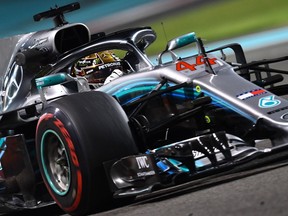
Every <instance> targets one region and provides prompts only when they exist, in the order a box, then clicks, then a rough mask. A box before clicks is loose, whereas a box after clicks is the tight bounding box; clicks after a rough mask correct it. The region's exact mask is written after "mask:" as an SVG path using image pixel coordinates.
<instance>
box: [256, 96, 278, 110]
mask: <svg viewBox="0 0 288 216" xmlns="http://www.w3.org/2000/svg"><path fill="white" fill-rule="evenodd" d="M280 103H281V101H280V100H277V99H275V95H269V96H267V97H262V98H260V100H259V104H258V105H259V107H261V108H271V107H275V106H278V105H279V104H280Z"/></svg>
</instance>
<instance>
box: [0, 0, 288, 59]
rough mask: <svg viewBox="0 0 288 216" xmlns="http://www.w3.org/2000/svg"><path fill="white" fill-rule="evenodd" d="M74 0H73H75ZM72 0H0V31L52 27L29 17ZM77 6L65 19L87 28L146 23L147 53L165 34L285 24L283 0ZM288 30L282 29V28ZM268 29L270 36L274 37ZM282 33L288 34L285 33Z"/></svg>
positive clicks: (238, 31)
mask: <svg viewBox="0 0 288 216" xmlns="http://www.w3.org/2000/svg"><path fill="white" fill-rule="evenodd" d="M75 1H76V0H75ZM75 1H73V0H54V1H40V0H26V1H23V0H13V1H11V0H1V1H0V3H1V4H0V18H1V24H0V37H1V38H3V37H9V36H12V35H15V34H24V33H29V32H33V31H38V30H42V29H46V28H52V27H53V22H52V20H43V21H40V22H34V21H33V15H35V14H37V13H40V12H43V11H46V10H49V9H50V8H51V7H52V8H54V7H55V5H57V6H59V7H60V6H63V5H66V4H69V3H73V2H75ZM78 2H79V3H80V5H81V9H80V10H78V11H73V12H71V13H69V14H66V15H65V17H66V20H67V21H68V22H82V23H85V24H87V26H88V27H89V28H90V30H91V32H92V33H96V32H100V31H105V32H111V31H115V30H119V29H122V28H126V27H135V26H139V25H141V26H151V27H152V28H153V29H154V30H155V31H156V33H157V35H158V39H157V41H156V42H155V43H154V44H153V45H152V46H151V47H150V48H149V50H148V52H149V53H150V54H156V53H159V52H160V50H163V49H164V48H165V45H166V42H167V40H170V39H171V38H173V37H176V36H179V35H181V34H185V33H188V32H196V34H197V35H198V36H200V37H202V38H203V39H205V43H211V42H215V41H219V40H227V39H230V38H235V37H239V36H242V35H247V34H251V33H255V32H261V31H266V30H271V29H278V28H282V27H287V26H288V1H287V0H274V1H271V0H253V1H251V0H127V1H126V0H125V1H124V0H105V1H104V0H78ZM287 35H288V34H287ZM274 36H275V35H271V37H270V40H274ZM287 39H288V36H287Z"/></svg>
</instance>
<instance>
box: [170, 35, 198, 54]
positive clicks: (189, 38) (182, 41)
mask: <svg viewBox="0 0 288 216" xmlns="http://www.w3.org/2000/svg"><path fill="white" fill-rule="evenodd" d="M194 42H197V37H196V34H195V32H191V33H188V34H185V35H182V36H180V37H177V38H174V39H172V40H170V41H169V42H168V43H167V46H166V51H171V50H174V49H178V48H181V47H184V46H186V45H188V44H191V43H194Z"/></svg>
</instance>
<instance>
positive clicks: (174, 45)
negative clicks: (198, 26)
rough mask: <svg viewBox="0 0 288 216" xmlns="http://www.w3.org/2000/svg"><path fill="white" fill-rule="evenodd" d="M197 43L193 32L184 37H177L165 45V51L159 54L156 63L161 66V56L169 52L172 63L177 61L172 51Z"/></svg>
mask: <svg viewBox="0 0 288 216" xmlns="http://www.w3.org/2000/svg"><path fill="white" fill-rule="evenodd" d="M197 41H198V40H197V37H196V34H195V32H191V33H188V34H185V35H182V36H179V37H177V38H174V39H172V40H170V41H169V42H168V43H167V46H166V49H165V50H164V51H163V52H161V53H160V54H159V56H158V63H159V64H162V56H163V54H164V53H166V52H169V53H170V54H171V57H172V59H173V61H177V59H178V56H177V55H176V54H175V53H174V52H173V51H172V50H175V49H178V48H181V47H184V46H186V45H188V44H191V43H194V42H197Z"/></svg>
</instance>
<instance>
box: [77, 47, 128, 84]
mask: <svg viewBox="0 0 288 216" xmlns="http://www.w3.org/2000/svg"><path fill="white" fill-rule="evenodd" d="M116 69H117V70H120V71H122V70H123V68H122V61H121V59H120V58H119V57H117V56H116V55H115V54H114V53H113V52H112V51H111V50H105V51H101V52H97V53H93V54H90V55H88V56H86V57H84V58H81V59H80V60H78V61H77V62H76V64H75V65H74V69H73V70H72V73H71V75H72V76H82V77H85V78H86V79H87V81H88V83H91V84H99V85H103V84H104V82H105V80H106V78H107V77H109V76H110V75H111V73H112V72H113V71H114V70H116Z"/></svg>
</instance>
